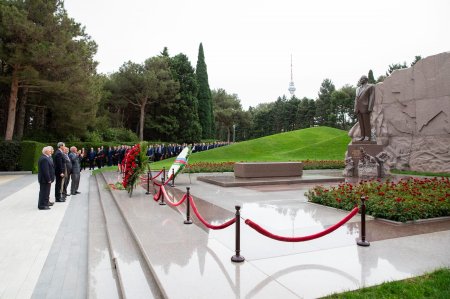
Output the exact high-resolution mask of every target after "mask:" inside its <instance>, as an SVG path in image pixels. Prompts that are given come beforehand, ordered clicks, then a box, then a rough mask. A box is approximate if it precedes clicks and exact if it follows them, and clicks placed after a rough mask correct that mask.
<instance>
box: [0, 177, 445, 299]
mask: <svg viewBox="0 0 450 299" xmlns="http://www.w3.org/2000/svg"><path fill="white" fill-rule="evenodd" d="M307 174H309V175H312V176H314V175H321V176H323V175H331V176H333V175H338V174H337V172H333V171H331V172H326V171H315V172H314V171H310V172H307ZM219 175H220V176H232V174H231V173H228V174H227V173H225V174H198V175H197V174H191V175H189V174H182V175H180V176H179V177H178V178H177V180H176V186H175V187H167V191H168V194H169V196H173V197H174V198H175V199H181V197H182V196H183V194H184V192H186V187H190V192H191V195H192V196H193V197H194V201H195V203H196V206H197V208H198V210H199V212H200V213H201V214H202V216H203V217H204V218H205V219H206V220H207V221H208V222H210V223H212V224H215V225H217V224H221V223H223V222H225V221H227V220H229V219H231V218H233V217H234V213H235V206H236V205H239V206H241V217H242V219H243V220H245V219H251V220H252V221H254V222H256V223H257V224H259V225H261V226H262V227H264V228H265V229H267V230H269V231H270V232H272V233H274V234H277V235H282V236H288V237H289V236H291V237H292V236H305V235H310V234H314V233H317V232H320V231H322V230H324V229H325V228H327V227H329V226H331V225H333V224H335V223H337V222H338V221H339V220H341V219H342V218H344V217H345V216H346V215H347V214H348V212H345V211H340V210H336V209H333V208H328V207H323V206H320V205H316V204H312V203H308V202H307V199H306V197H305V195H304V193H305V192H306V191H307V190H308V188H310V187H312V186H313V184H312V183H304V184H278V185H268V184H266V185H262V186H242V187H222V186H218V185H214V184H209V183H207V182H203V181H199V180H197V177H198V176H203V177H205V176H219ZM119 179H120V176H118V174H117V173H115V172H112V173H104V174H99V175H97V176H91V174H90V172H87V171H83V172H82V175H81V183H80V184H81V185H80V189H79V190H80V191H81V194H79V195H76V196H71V197H69V198H68V200H67V201H66V202H65V203H55V205H54V206H53V207H52V209H51V210H49V211H41V210H38V209H37V199H38V192H39V184H38V183H37V176H36V175H30V174H28V175H2V176H0V298H1V299H3V298H5V299H10V298H183V299H184V298H193V299H196V298H277V297H278V298H317V297H321V296H325V295H327V294H331V293H334V292H342V291H345V290H354V289H358V288H361V287H363V286H371V285H376V284H380V283H382V282H384V281H391V280H400V279H405V278H408V277H411V276H417V275H421V274H423V273H425V272H429V271H433V270H434V269H436V268H440V267H450V251H449V250H448V248H450V220H443V221H438V222H423V223H416V224H403V225H396V224H392V223H387V222H383V221H380V220H375V219H373V218H371V217H368V222H367V239H368V241H370V247H359V246H357V245H356V240H358V239H359V233H360V215H359V214H357V215H355V216H354V217H353V218H352V219H351V220H350V221H349V222H348V223H346V224H345V225H343V226H342V227H340V228H339V229H337V230H336V231H334V232H333V233H331V234H329V235H326V236H324V237H322V238H319V239H315V240H312V241H308V242H300V243H287V242H279V241H275V240H272V239H269V238H267V237H265V236H263V235H261V234H259V233H258V232H256V231H255V230H253V229H252V228H250V227H249V226H247V225H246V224H244V222H243V221H241V254H242V256H244V257H245V262H243V263H240V264H236V263H233V262H231V260H230V259H231V256H233V255H234V254H235V252H234V249H235V225H232V226H230V227H228V228H225V229H223V230H211V229H208V228H206V227H205V226H204V225H203V224H202V223H201V222H200V221H198V220H197V218H196V216H195V215H194V214H193V213H192V212H191V218H192V220H193V222H194V223H193V224H191V225H186V224H184V220H185V210H186V206H185V204H182V205H180V206H178V207H171V206H170V205H165V206H161V205H159V204H158V203H157V202H155V201H154V200H153V199H152V197H153V193H154V192H155V191H156V189H155V188H154V187H153V186H151V188H150V189H151V190H150V191H151V193H152V194H151V195H146V194H145V193H146V190H145V189H143V188H138V189H137V190H135V191H134V192H133V195H132V197H131V198H130V197H129V196H128V194H127V193H126V191H121V190H111V189H110V188H108V184H110V183H115V182H117V181H118V180H119ZM51 198H52V200H53V190H52V193H51Z"/></svg>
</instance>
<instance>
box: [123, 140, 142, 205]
mask: <svg viewBox="0 0 450 299" xmlns="http://www.w3.org/2000/svg"><path fill="white" fill-rule="evenodd" d="M142 148H144V149H145V148H147V144H146V142H141V143H138V144H136V145H135V146H133V147H132V148H131V149H130V150H129V151H127V152H126V154H125V157H124V160H123V162H122V163H123V164H122V169H123V180H122V186H123V187H124V188H125V189H126V190H127V191H128V193H129V194H130V197H131V195H132V194H133V189H134V187H135V186H136V185H137V184H139V180H140V176H141V175H142V174H143V173H145V171H146V170H147V169H148V158H147V155H146V153H145V151H143V150H141V149H142Z"/></svg>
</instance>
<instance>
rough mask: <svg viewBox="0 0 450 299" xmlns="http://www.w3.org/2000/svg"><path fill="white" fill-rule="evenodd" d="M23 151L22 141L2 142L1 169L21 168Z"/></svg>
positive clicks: (0, 146) (0, 150) (0, 152)
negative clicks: (20, 161)
mask: <svg viewBox="0 0 450 299" xmlns="http://www.w3.org/2000/svg"><path fill="white" fill-rule="evenodd" d="M20 153H21V146H20V142H17V141H1V142H0V171H15V170H19V158H20Z"/></svg>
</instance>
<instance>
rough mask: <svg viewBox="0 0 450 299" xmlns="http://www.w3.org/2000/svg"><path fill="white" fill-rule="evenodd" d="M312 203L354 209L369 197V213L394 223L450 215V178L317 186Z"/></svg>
mask: <svg viewBox="0 0 450 299" xmlns="http://www.w3.org/2000/svg"><path fill="white" fill-rule="evenodd" d="M307 196H308V198H309V201H311V202H315V203H319V204H322V205H326V206H331V207H335V208H339V209H345V210H351V209H352V208H353V207H354V206H355V205H358V204H359V203H360V198H361V196H367V198H368V199H367V201H366V211H367V214H369V215H372V216H374V217H379V218H385V219H390V220H394V221H402V222H405V221H409V220H418V219H426V218H433V217H441V216H450V178H448V177H447V178H432V179H429V178H424V179H418V178H407V179H402V180H400V181H399V182H398V183H394V182H392V181H390V180H387V181H385V182H382V181H381V180H371V181H362V182H360V183H358V184H355V185H352V184H349V183H343V184H340V185H338V186H337V187H331V188H325V187H323V186H316V187H315V188H313V189H311V190H310V191H308V193H307Z"/></svg>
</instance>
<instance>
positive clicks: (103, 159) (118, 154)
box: [81, 145, 131, 170]
mask: <svg viewBox="0 0 450 299" xmlns="http://www.w3.org/2000/svg"><path fill="white" fill-rule="evenodd" d="M129 149H131V146H129V145H119V146H110V147H108V148H107V149H105V148H104V147H103V146H101V147H99V148H97V149H96V150H95V149H94V148H92V147H91V148H90V150H89V151H88V152H85V151H84V149H82V150H81V151H82V153H83V152H85V154H82V157H83V159H82V167H83V169H86V165H88V164H89V170H91V169H95V167H97V168H102V167H104V166H117V165H120V163H122V160H123V158H124V157H125V155H126V152H127V150H129Z"/></svg>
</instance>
